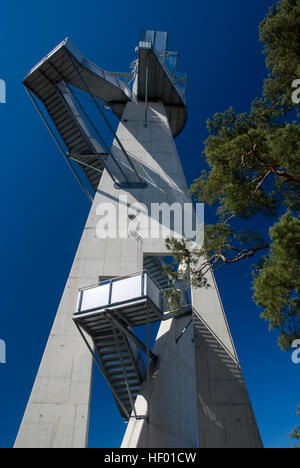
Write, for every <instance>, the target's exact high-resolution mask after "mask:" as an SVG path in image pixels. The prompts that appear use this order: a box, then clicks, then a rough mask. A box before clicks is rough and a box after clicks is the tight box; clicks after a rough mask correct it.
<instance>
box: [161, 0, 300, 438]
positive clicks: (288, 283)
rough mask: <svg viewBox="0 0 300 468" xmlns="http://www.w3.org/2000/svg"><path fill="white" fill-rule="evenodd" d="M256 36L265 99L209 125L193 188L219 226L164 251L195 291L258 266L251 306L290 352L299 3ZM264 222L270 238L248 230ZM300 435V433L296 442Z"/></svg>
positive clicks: (299, 288) (299, 221) (296, 321)
mask: <svg viewBox="0 0 300 468" xmlns="http://www.w3.org/2000/svg"><path fill="white" fill-rule="evenodd" d="M259 31H260V39H261V41H262V43H263V44H264V53H265V56H266V65H267V68H268V69H269V76H268V78H267V80H266V81H265V83H264V87H263V93H262V96H260V97H258V98H257V99H255V100H254V102H253V103H252V106H251V111H250V112H249V113H243V114H237V113H236V112H235V111H234V109H233V108H232V107H231V108H229V109H228V110H226V111H225V112H221V113H217V114H216V115H214V117H213V118H212V119H209V120H208V121H207V127H208V133H209V136H208V138H207V140H206V142H205V149H204V152H203V156H204V159H205V161H206V163H207V165H208V169H207V170H204V171H203V172H202V174H201V175H200V177H199V178H198V179H196V180H195V182H194V183H193V185H192V187H191V194H192V195H193V196H194V197H195V200H197V201H199V202H202V203H206V204H208V205H211V206H213V207H215V211H216V215H217V218H216V223H215V224H213V225H209V226H207V225H206V226H205V242H204V245H203V247H202V248H201V249H199V250H198V251H195V250H194V251H192V252H191V251H190V249H189V245H188V244H189V243H188V241H186V240H185V241H179V240H174V239H168V241H167V245H168V247H169V249H170V250H172V251H173V253H174V255H175V259H176V261H177V262H180V261H184V262H185V264H186V265H188V267H189V271H190V274H191V279H192V283H194V284H195V285H196V286H198V287H201V286H202V287H203V286H205V285H206V284H205V272H206V271H207V270H208V269H213V270H215V269H219V268H221V267H226V265H229V264H235V263H239V262H242V261H246V260H247V259H252V258H253V259H255V260H254V261H255V262H256V264H255V265H253V269H252V273H253V289H254V300H255V302H256V304H257V305H258V306H259V307H261V308H262V309H263V312H262V315H261V316H262V318H263V319H265V320H267V321H268V322H269V326H270V329H271V330H276V331H277V332H278V335H279V338H278V342H279V345H280V347H281V348H282V349H283V350H290V349H291V345H292V343H293V341H294V340H295V339H299V338H300V218H299V213H300V126H299V121H298V120H297V117H299V116H300V107H299V106H297V105H295V103H294V102H293V100H292V93H293V87H292V85H293V83H294V82H295V80H297V79H298V80H300V0H282V1H280V2H278V3H276V4H275V5H274V6H273V7H271V9H270V11H269V13H268V14H267V16H266V18H265V19H264V20H263V22H262V23H261V25H260V26H259ZM299 94H300V93H299ZM293 119H294V120H293ZM262 216H263V217H264V219H265V221H264V224H265V222H266V220H267V222H268V223H269V226H270V230H269V235H267V236H266V235H265V233H263V232H260V229H257V228H256V229H250V227H249V226H250V225H251V223H252V224H253V220H255V219H258V217H262ZM200 257H201V263H200V267H199V258H200ZM203 259H204V260H203ZM206 286H207V285H206ZM299 435H300V427H298V428H296V429H295V432H294V433H293V434H292V437H293V438H299Z"/></svg>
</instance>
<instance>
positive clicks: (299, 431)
mask: <svg viewBox="0 0 300 468" xmlns="http://www.w3.org/2000/svg"><path fill="white" fill-rule="evenodd" d="M297 412H298V416H300V405H299V406H298V408H297ZM290 438H291V439H294V440H300V426H297V427H295V429H294V431H293V432H292V433H291V434H290ZM295 448H300V447H298V446H295Z"/></svg>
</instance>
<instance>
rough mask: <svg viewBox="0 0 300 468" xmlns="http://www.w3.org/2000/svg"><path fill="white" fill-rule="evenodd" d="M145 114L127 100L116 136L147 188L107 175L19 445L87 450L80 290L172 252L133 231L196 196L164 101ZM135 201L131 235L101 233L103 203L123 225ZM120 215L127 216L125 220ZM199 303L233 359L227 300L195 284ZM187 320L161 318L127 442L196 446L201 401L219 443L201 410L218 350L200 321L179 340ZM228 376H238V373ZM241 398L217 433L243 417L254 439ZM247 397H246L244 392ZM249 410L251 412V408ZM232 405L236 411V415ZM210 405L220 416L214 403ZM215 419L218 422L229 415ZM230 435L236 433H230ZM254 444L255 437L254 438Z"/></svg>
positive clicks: (204, 429) (86, 360)
mask: <svg viewBox="0 0 300 468" xmlns="http://www.w3.org/2000/svg"><path fill="white" fill-rule="evenodd" d="M144 118H145V103H138V102H130V103H128V104H127V106H126V109H125V112H124V115H123V120H122V121H121V122H120V124H119V127H118V130H117V135H118V138H119V139H120V140H121V142H122V145H123V146H124V147H125V149H126V151H127V152H128V154H129V156H130V158H131V161H132V162H133V163H134V165H135V166H136V168H137V171H138V173H139V174H140V175H141V176H142V178H143V180H145V181H146V183H147V188H145V189H141V188H131V189H126V190H125V189H124V190H123V189H119V188H117V187H115V186H114V184H113V182H112V180H111V178H110V177H109V175H108V173H107V172H106V171H105V172H104V174H103V176H102V179H101V182H100V185H99V188H98V191H97V193H96V195H95V198H94V202H93V205H92V208H91V211H90V214H89V217H88V220H87V223H86V226H85V229H84V232H83V235H82V238H81V241H80V245H79V248H78V251H77V254H76V257H75V260H74V263H73V266H72V269H71V272H70V276H69V278H68V281H67V285H66V288H65V291H64V294H63V297H62V300H61V303H60V306H59V309H58V312H57V315H56V318H55V321H54V325H53V328H52V331H51V334H50V337H49V340H48V343H47V346H46V349H45V353H44V356H43V359H42V362H41V366H40V368H39V371H38V374H37V378H36V381H35V384H34V387H33V390H32V394H31V396H30V399H29V402H28V406H27V409H26V412H25V415H24V418H23V421H22V424H21V427H20V430H19V434H18V437H17V440H16V443H15V447H20V448H25V447H34V448H54V447H55V448H56V447H64V448H81V447H85V446H86V441H87V432H88V420H89V404H90V393H91V376H92V361H91V356H90V354H89V351H88V350H87V349H86V346H85V344H84V342H83V340H82V338H81V337H80V335H79V334H78V331H77V329H76V327H75V325H74V324H73V322H72V314H73V313H74V312H75V309H76V301H77V294H78V289H79V288H82V287H84V286H87V285H90V284H95V283H97V282H98V280H99V278H101V277H118V276H121V275H126V274H131V273H135V272H138V271H141V270H142V268H143V258H144V256H146V255H170V252H169V251H168V250H167V249H166V245H165V239H164V238H163V236H161V235H158V236H157V238H153V237H152V238H151V236H150V237H149V236H147V235H146V236H144V237H143V236H140V235H139V236H137V235H136V234H137V231H138V223H140V222H141V221H143V222H145V221H146V223H145V224H144V226H145V225H147V223H148V226H149V223H150V221H151V204H152V203H158V204H161V203H168V204H169V205H172V204H173V203H174V202H178V203H179V204H180V205H181V206H183V204H184V203H189V202H190V197H189V195H188V187H187V184H186V181H185V177H184V174H183V170H182V166H181V163H180V159H179V156H178V153H177V150H176V146H175V143H174V140H173V137H172V133H171V130H170V126H169V122H168V119H167V117H166V113H165V109H164V106H163V104H161V103H150V104H149V108H148V121H147V125H146V126H145V121H144ZM112 149H113V153H114V154H115V155H116V156H117V158H118V160H119V162H120V164H121V165H122V168H123V170H124V171H125V172H126V173H127V174H128V175H129V177H130V180H132V179H133V178H135V180H134V181H135V182H136V181H137V180H136V176H134V175H133V173H132V171H131V170H130V167H129V165H128V162H127V161H126V159H125V158H124V155H123V153H122V150H121V148H120V147H119V144H118V142H117V141H116V140H115V141H114V143H113V148H112ZM109 164H110V165H111V169H112V170H116V168H114V167H113V166H114V165H113V163H112V161H111V162H110V163H109ZM132 181H133V180H132ZM133 204H134V205H135V206H136V207H137V209H135V210H134V212H135V214H136V215H137V217H136V219H135V220H134V221H132V222H131V226H130V229H129V231H130V235H129V237H126V235H125V237H124V236H123V235H119V234H120V231H118V232H117V237H116V238H114V239H109V238H106V239H102V238H100V237H99V229H98V230H97V228H99V223H101V219H102V221H103V216H104V212H103V208H105V207H106V208H108V209H109V212H110V214H109V216H108V222H109V223H110V224H111V225H112V226H114V222H115V220H119V219H121V221H120V224H121V226H123V227H124V228H126V231H127V224H128V213H127V212H126V210H127V209H128V207H129V206H131V205H133ZM130 209H132V208H130ZM110 210H112V211H110ZM124 212H125V217H124ZM122 213H123V217H120V215H121V214H122ZM164 223H166V224H168V223H167V221H164V220H161V221H160V222H159V223H158V224H160V225H163V224H164ZM117 225H118V221H117ZM117 227H118V226H117ZM175 234H177V233H176V227H174V229H173V230H171V232H170V233H169V236H170V237H173V236H174V235H175ZM179 234H182V233H181V232H180V233H179ZM123 237H124V238H123ZM193 304H194V307H195V309H196V311H197V312H198V313H201V314H203V315H202V318H203V320H204V319H205V322H206V323H208V325H209V326H210V327H211V329H212V330H213V332H214V334H216V336H217V337H218V340H219V341H221V343H222V345H224V347H225V348H226V350H228V351H229V353H230V357H232V358H233V359H234V360H236V355H235V351H234V347H233V344H232V340H231V338H230V332H229V330H228V327H227V325H226V319H225V315H224V314H223V312H222V311H221V309H220V307H221V305H220V304H221V303H220V301H219V299H218V295H217V291H216V290H213V289H211V290H208V292H207V291H203V290H199V291H198V290H197V291H194V292H193ZM186 324H187V318H186V317H182V318H179V319H173V320H169V321H168V322H164V323H162V324H161V327H160V331H159V334H158V337H157V340H156V344H155V352H157V353H158V354H159V357H160V359H159V364H158V367H157V369H156V371H155V373H154V375H153V376H152V378H151V381H150V383H149V385H146V384H145V385H144V386H143V387H142V389H141V393H140V395H139V396H138V398H137V401H136V409H137V413H138V414H140V415H141V416H143V415H144V416H146V418H145V419H140V420H139V421H134V420H131V421H130V423H129V425H128V429H127V431H126V434H125V438H124V441H123V445H122V446H123V447H196V446H197V445H198V421H197V407H198V411H199V427H200V429H199V431H200V434H201V435H200V443H201V444H202V445H203V446H209V445H210V444H213V440H212V439H213V437H214V431H213V429H212V427H211V426H212V425H211V423H210V421H208V422H207V421H206V415H205V408H206V406H207V404H210V403H211V404H212V406H214V404H216V405H217V404H218V400H217V396H214V395H213V396H212V400H208V397H207V393H205V392H204V390H203V387H202V385H211V384H212V383H213V381H211V380H210V376H209V375H208V371H209V369H210V368H211V367H213V366H214V365H215V357H214V355H212V353H211V350H210V348H207V347H206V345H205V346H204V345H203V341H201V340H203V338H202V335H201V334H200V332H198V330H199V327H198V328H197V323H196V322H195V327H193V325H191V326H190V327H189V328H188V331H187V332H186V333H185V334H184V335H183V337H182V338H181V339H180V341H179V342H176V338H177V337H178V336H179V334H180V332H181V331H182V329H183V328H184V327H185V326H186ZM194 330H195V333H194ZM194 335H195V336H194ZM195 339H196V353H195V343H194V340H195ZM203 350H204V351H203ZM206 363H208V364H206ZM220 369H221V370H224V369H223V368H222V363H220ZM224 372H225V370H224ZM219 380H220V381H221V383H222V387H221V388H224V392H225V393H224V395H223V396H222V398H223V397H224V398H225V397H226V395H227V392H228V391H229V390H231V387H230V386H229V387H228V386H227V384H226V382H227V381H228V376H227V375H225V374H224V373H223V374H220V376H219ZM229 380H230V381H234V378H231V379H229ZM225 384H226V385H225ZM237 393H238V392H237ZM225 394H226V395H225ZM235 395H236V393H234V396H232V399H231V400H228V401H229V402H230V404H231V403H232V404H231V406H228V404H227V400H226V401H225V403H226V405H227V406H226V405H225V406H226V408H227V409H228V411H227V413H226V412H225V409H224V412H225V413H224V414H225V416H226V417H225V416H224V418H223V419H221V423H222V424H223V432H224V433H225V434H226V437H225V438H224V437H223V438H222V437H221V436H218V440H220V441H221V442H220V443H222V444H224V445H231V443H232V437H233V436H232V435H231V434H234V432H235V430H236V428H238V429H239V430H240V427H241V426H242V424H243V427H245V428H246V430H247V431H250V432H251V431H252V432H251V434H252V436H253V434H254V432H255V431H256V429H255V427H256V426H255V427H254V422H253V420H250V419H249V420H246V419H245V420H244V419H243V423H242V424H239V425H238V426H234V425H232V418H237V417H239V416H238V415H237V413H236V412H235V410H234V405H235V404H236V403H237V402H238V404H240V399H239V397H237V398H235ZM243 395H244V394H243ZM243 398H244V396H243ZM203 402H204V403H203ZM207 402H208V403H207ZM241 404H244V399H242V403H241ZM247 405H248V403H247ZM225 406H224V408H225ZM247 408H248V409H249V411H250V406H249V405H248V406H247ZM231 409H233V410H234V412H233V413H231ZM213 411H214V413H217V411H216V410H215V409H213ZM222 411H223V409H222ZM203 414H204V415H205V417H204V416H203ZM220 414H221V413H220ZM244 414H246V413H245V412H243V413H242V415H244ZM247 414H248V413H247ZM227 415H228V417H227ZM217 416H218V418H219V419H220V418H221V417H223V413H222V414H221V415H219V414H217ZM219 419H218V420H219ZM251 424H252V426H251ZM210 434H212V436H211V435H210ZM227 434H230V435H228V437H227ZM240 437H241V438H242V441H243V444H245V445H246V444H247V443H248V442H247V440H246V438H243V437H242V436H240ZM253 441H254V442H253V444H255V441H256V439H255V436H253Z"/></svg>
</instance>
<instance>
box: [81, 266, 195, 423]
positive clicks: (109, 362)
mask: <svg viewBox="0 0 300 468" xmlns="http://www.w3.org/2000/svg"><path fill="white" fill-rule="evenodd" d="M155 262H156V259H155V257H153V260H149V261H148V265H149V267H150V268H151V267H152V269H155V268H156V267H157V265H156V263H155ZM157 271H158V270H157ZM165 286H166V285H165ZM182 298H183V303H184V305H183V310H184V311H186V312H190V311H191V306H190V304H189V299H188V297H187V295H185V294H184V293H182ZM168 318H170V313H168V302H167V300H166V299H165V298H164V296H163V290H162V289H161V288H160V286H159V284H158V283H157V282H156V281H155V280H154V279H153V278H152V277H151V275H150V274H149V272H141V273H136V274H133V275H130V276H126V277H122V278H115V279H112V280H109V281H104V282H101V283H100V284H98V285H94V286H90V287H87V288H83V289H81V290H80V292H79V297H78V305H77V310H76V312H75V314H74V315H73V320H74V322H75V324H76V326H77V328H78V330H79V332H80V333H81V335H82V337H83V339H84V341H85V342H86V344H87V346H88V347H89V349H90V351H91V353H92V354H93V357H94V359H95V361H96V363H97V365H98V367H99V369H100V371H101V372H102V374H103V376H104V378H105V380H106V381H107V383H108V385H109V387H110V389H111V391H112V393H113V395H114V398H115V400H116V402H117V405H118V408H119V410H120V413H121V415H122V417H123V418H124V419H125V420H127V421H128V420H129V419H130V417H132V412H133V413H135V408H134V402H135V399H136V397H137V394H138V393H139V390H140V387H141V385H142V383H143V382H144V380H145V378H146V373H147V369H148V371H149V372H150V371H151V370H152V369H153V367H154V366H155V364H156V363H157V361H158V356H155V355H154V354H153V353H152V351H151V350H150V343H149V326H150V323H153V322H160V321H162V320H166V319H168ZM143 325H146V326H147V344H146V345H145V344H144V343H143V342H142V341H141V340H140V339H139V338H138V337H137V336H136V335H135V334H134V329H135V328H136V327H140V326H143ZM85 333H86V334H88V335H89V336H90V337H91V339H92V342H93V347H94V349H92V347H91V346H90V344H89V342H88V340H87V339H86V336H85ZM142 352H143V353H144V354H145V356H146V357H147V364H146V365H145V361H144V360H143V355H142ZM134 417H136V418H138V415H137V414H134Z"/></svg>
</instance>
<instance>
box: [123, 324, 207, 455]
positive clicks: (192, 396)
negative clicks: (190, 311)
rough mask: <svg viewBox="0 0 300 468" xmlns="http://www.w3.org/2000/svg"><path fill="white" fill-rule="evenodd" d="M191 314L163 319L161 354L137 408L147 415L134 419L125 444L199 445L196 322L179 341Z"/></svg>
mask: <svg viewBox="0 0 300 468" xmlns="http://www.w3.org/2000/svg"><path fill="white" fill-rule="evenodd" d="M189 322H190V317H189V316H188V317H182V318H178V319H171V320H168V321H166V322H162V324H161V326H160V329H159V332H158V335H157V338H156V343H155V346H154V353H155V354H157V355H158V356H159V363H158V364H157V366H156V368H155V369H154V372H153V374H152V376H151V379H150V381H149V383H148V382H145V383H144V385H143V387H142V389H141V392H140V395H139V396H138V397H137V400H136V404H135V408H136V412H137V414H138V415H139V416H143V417H145V418H146V419H144V420H138V421H136V420H135V419H131V420H130V422H129V424H128V428H127V431H126V434H125V437H124V440H123V443H122V448H176V447H179V448H196V447H197V446H198V432H197V430H198V428H197V411H196V407H197V401H196V375H195V356H194V345H193V342H194V333H193V326H189V327H188V329H187V331H186V333H185V334H184V335H183V336H182V338H181V339H180V340H179V341H178V342H176V339H177V338H178V337H179V335H180V334H181V332H182V330H183V329H184V328H185V327H186V326H187V324H188V323H189Z"/></svg>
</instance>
